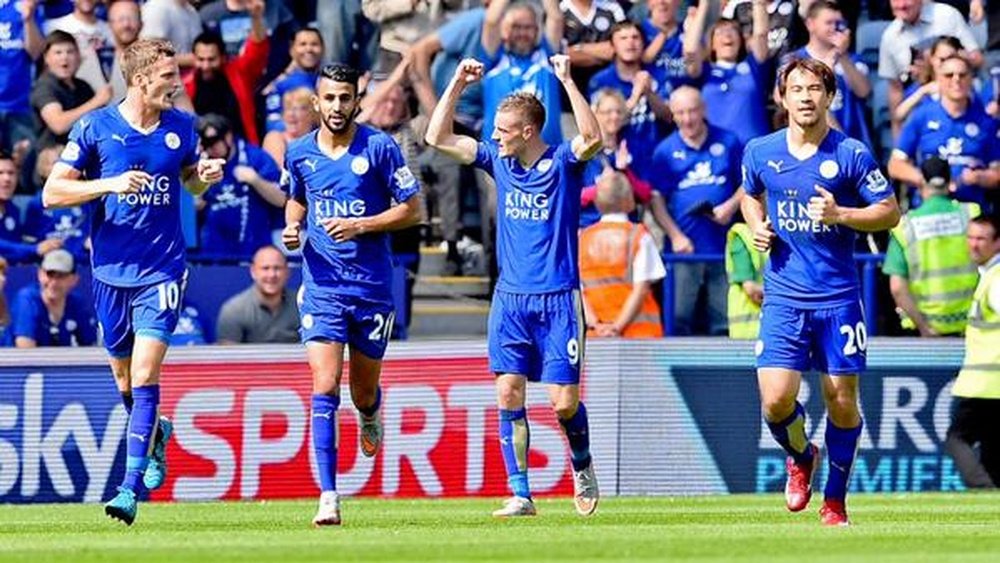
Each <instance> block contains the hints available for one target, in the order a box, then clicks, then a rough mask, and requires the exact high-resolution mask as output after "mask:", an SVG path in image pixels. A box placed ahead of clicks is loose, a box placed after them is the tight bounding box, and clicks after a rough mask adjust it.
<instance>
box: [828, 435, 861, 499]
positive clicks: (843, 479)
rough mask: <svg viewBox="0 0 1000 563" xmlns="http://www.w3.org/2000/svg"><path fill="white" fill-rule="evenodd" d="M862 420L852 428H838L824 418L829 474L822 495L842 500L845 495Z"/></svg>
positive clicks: (856, 450) (856, 451)
mask: <svg viewBox="0 0 1000 563" xmlns="http://www.w3.org/2000/svg"><path fill="white" fill-rule="evenodd" d="M864 425H865V421H864V420H862V421H861V422H860V423H859V424H858V425H857V426H855V427H854V428H838V427H836V426H834V425H833V422H831V421H830V419H829V418H827V420H826V452H827V457H828V458H829V459H828V465H829V468H830V474H829V475H828V476H827V478H826V487H825V488H824V489H823V496H824V497H825V498H828V499H832V500H839V501H843V500H844V498H845V497H846V496H847V484H848V481H849V480H850V478H851V466H852V465H854V457H855V456H856V455H857V453H858V438H860V437H861V428H862V427H864Z"/></svg>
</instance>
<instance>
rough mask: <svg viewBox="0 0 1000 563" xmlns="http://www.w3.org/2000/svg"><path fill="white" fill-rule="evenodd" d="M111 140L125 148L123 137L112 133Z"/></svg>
mask: <svg viewBox="0 0 1000 563" xmlns="http://www.w3.org/2000/svg"><path fill="white" fill-rule="evenodd" d="M111 140H113V141H118V142H119V143H121V144H122V146H123V147H124V146H125V137H122V136H121V135H119V134H118V133H112V134H111Z"/></svg>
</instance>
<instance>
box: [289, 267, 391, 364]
mask: <svg viewBox="0 0 1000 563" xmlns="http://www.w3.org/2000/svg"><path fill="white" fill-rule="evenodd" d="M298 300H299V323H300V328H299V334H300V335H301V337H302V342H303V343H307V342H339V343H341V344H346V345H348V346H350V347H351V349H352V350H357V351H359V352H361V353H362V354H364V355H365V356H368V357H369V358H372V359H375V360H381V359H382V357H383V356H385V349H386V347H387V346H388V345H389V336H390V335H391V334H392V324H393V322H394V321H395V320H396V307H395V305H394V304H393V302H392V300H391V299H390V300H385V301H383V300H378V299H366V298H363V297H357V296H353V295H344V294H343V293H338V292H337V290H335V289H329V288H321V287H315V286H311V287H309V288H308V289H307V288H306V286H305V284H303V285H302V287H300V288H299V295H298Z"/></svg>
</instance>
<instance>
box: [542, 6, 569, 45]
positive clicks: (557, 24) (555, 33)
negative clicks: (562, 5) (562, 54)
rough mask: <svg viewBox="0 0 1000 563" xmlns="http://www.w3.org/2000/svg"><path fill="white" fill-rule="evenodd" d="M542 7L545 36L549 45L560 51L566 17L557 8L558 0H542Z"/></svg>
mask: <svg viewBox="0 0 1000 563" xmlns="http://www.w3.org/2000/svg"><path fill="white" fill-rule="evenodd" d="M542 8H544V10H545V38H546V39H548V41H549V47H551V48H552V49H554V50H556V51H561V50H562V40H563V33H564V32H565V30H566V18H565V16H563V13H562V10H560V9H559V0H542Z"/></svg>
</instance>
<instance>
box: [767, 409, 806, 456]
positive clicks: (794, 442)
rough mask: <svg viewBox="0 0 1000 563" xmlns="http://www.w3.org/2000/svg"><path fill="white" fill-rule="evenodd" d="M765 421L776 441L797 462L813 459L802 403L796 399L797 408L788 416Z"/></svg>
mask: <svg viewBox="0 0 1000 563" xmlns="http://www.w3.org/2000/svg"><path fill="white" fill-rule="evenodd" d="M765 422H767V427H768V428H769V429H770V430H771V435H772V436H774V439H775V441H777V442H778V443H779V444H781V447H782V448H784V449H785V451H786V452H788V455H790V456H792V459H794V460H795V463H797V464H800V465H801V464H803V463H809V462H810V461H812V458H813V452H812V448H810V447H809V438H807V437H806V409H805V408H804V407H803V406H802V403H800V402H798V401H795V410H794V411H792V414H790V415H789V416H788V418H786V419H784V420H782V421H779V422H771V421H770V420H765Z"/></svg>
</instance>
